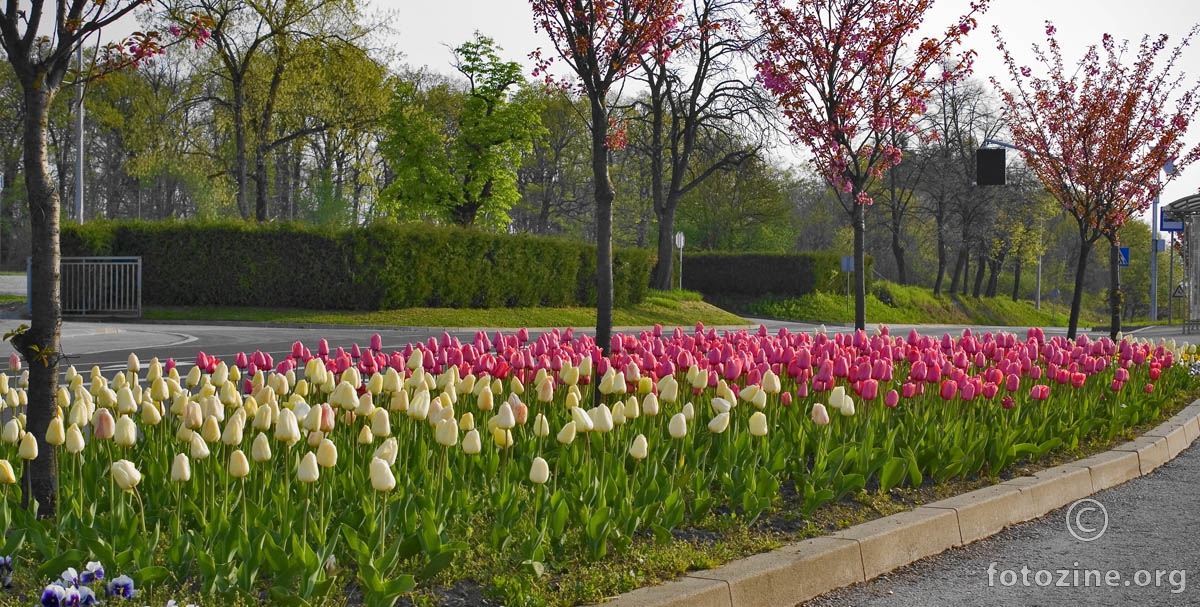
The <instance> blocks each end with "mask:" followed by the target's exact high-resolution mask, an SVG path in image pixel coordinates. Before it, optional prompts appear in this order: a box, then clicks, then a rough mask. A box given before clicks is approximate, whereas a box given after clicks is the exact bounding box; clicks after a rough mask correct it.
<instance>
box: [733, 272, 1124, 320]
mask: <svg viewBox="0 0 1200 607" xmlns="http://www.w3.org/2000/svg"><path fill="white" fill-rule="evenodd" d="M749 311H750V313H752V314H761V315H765V316H768V317H771V318H780V319H786V320H806V321H818V322H852V321H853V320H854V310H853V308H852V307H848V306H847V304H846V298H845V295H844V292H843V294H840V295H838V294H831V293H823V292H820V291H814V292H812V293H809V294H806V295H803V296H800V297H793V298H786V299H781V298H764V299H762V300H759V301H756V302H753V303H751V304H750V305H749ZM1069 312H1070V310H1069V308H1068V307H1066V306H1062V305H1059V304H1053V303H1051V302H1049V301H1043V302H1042V309H1041V310H1037V309H1035V308H1034V306H1033V304H1032V303H1031V302H1028V301H1018V302H1014V301H1012V300H1011V299H1010V298H1008V297H981V298H978V299H976V298H974V297H962V296H958V295H953V296H947V295H942V296H934V295H933V292H932V291H930V290H929V289H926V288H924V287H914V286H901V285H897V284H895V283H891V282H887V281H876V283H875V285H874V286H873V287H872V289H871V291H870V292H869V293H867V322H873V323H901V324H930V323H932V324H967V325H1000V326H1022V327H1049V326H1063V325H1065V324H1066V322H1067V315H1068V313H1069ZM1099 318H1101V317H1100V316H1092V315H1089V314H1087V313H1086V310H1085V314H1084V315H1083V316H1081V317H1080V321H1081V323H1083V324H1084V325H1089V324H1094V323H1095V322H1097V320H1098V319H1099Z"/></svg>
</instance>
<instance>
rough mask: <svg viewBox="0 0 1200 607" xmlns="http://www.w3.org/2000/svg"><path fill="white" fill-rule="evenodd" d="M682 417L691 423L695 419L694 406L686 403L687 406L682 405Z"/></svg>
mask: <svg viewBox="0 0 1200 607" xmlns="http://www.w3.org/2000/svg"><path fill="white" fill-rule="evenodd" d="M682 415H683V417H684V418H685V419H687V420H688V421H689V422H690V421H692V420H693V419H696V407H695V405H693V404H692V403H687V404H685V405H683V411H682Z"/></svg>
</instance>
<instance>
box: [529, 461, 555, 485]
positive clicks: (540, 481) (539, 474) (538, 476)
mask: <svg viewBox="0 0 1200 607" xmlns="http://www.w3.org/2000/svg"><path fill="white" fill-rule="evenodd" d="M548 480H550V465H549V464H547V463H546V460H544V459H542V458H540V457H535V458H533V465H532V466H530V467H529V482H531V483H533V484H535V485H545V484H546V481H548Z"/></svg>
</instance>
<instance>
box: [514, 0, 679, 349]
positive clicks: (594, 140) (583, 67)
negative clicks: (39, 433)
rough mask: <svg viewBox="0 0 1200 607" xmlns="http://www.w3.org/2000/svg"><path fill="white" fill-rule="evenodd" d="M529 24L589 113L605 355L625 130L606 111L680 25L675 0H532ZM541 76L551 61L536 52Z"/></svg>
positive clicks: (599, 324)
mask: <svg viewBox="0 0 1200 607" xmlns="http://www.w3.org/2000/svg"><path fill="white" fill-rule="evenodd" d="M529 4H530V6H531V7H532V8H533V18H534V25H535V26H536V27H537V29H539V30H541V31H543V32H545V33H546V34H547V35H548V36H550V39H551V40H552V41H553V43H554V50H555V51H556V53H557V55H558V58H559V59H561V60H562V62H563V63H564V64H566V65H567V66H568V67H569V68H570V69H571V71H572V72H574V74H575V76H576V77H577V81H576V86H577V87H578V88H579V89H580V90H581V91H582V92H583V94H584V96H586V97H587V99H588V105H589V108H590V115H591V123H590V125H589V126H590V130H591V146H592V178H593V182H594V186H595V196H596V343H598V344H599V345H600V347H601V348H603V350H604V352H605V353H607V352H608V351H609V348H610V347H611V343H610V342H611V340H612V308H613V277H612V206H613V199H614V198H615V197H616V194H615V192H614V191H613V185H612V181H611V180H610V179H609V174H608V167H609V150H610V149H612V148H618V147H623V146H624V143H625V142H624V129H623V127H622V125H619V124H616V122H615V121H614V120H613V118H614V117H613V116H612V115H611V109H612V105H611V103H612V102H613V100H612V99H610V98H609V95H610V93H611V92H612V89H613V86H614V85H615V84H617V83H618V82H620V81H621V80H623V79H624V78H625V77H626V76H627V75H629V73H630V72H631V71H633V70H635V69H637V68H638V67H639V66H640V65H641V60H642V58H643V57H644V56H646V55H648V54H650V53H652V52H658V53H660V56H659V57H658V60H660V61H665V60H666V59H667V56H666V54H667V53H669V52H670V48H669V47H667V46H664V45H662V44H659V42H660V41H662V40H663V39H664V38H665V37H666V36H667V34H668V33H670V32H671V31H672V30H673V29H674V28H676V27H677V26H678V24H679V5H678V0H529ZM534 55H535V59H536V60H537V62H538V68H537V72H535V74H534V75H535V76H536V75H538V74H545V73H546V69H548V67H549V59H548V58H543V57H542V56H541V55H540V53H534Z"/></svg>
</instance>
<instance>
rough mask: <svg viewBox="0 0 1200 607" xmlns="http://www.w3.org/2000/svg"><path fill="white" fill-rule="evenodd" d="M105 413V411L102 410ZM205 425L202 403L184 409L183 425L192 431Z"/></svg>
mask: <svg viewBox="0 0 1200 607" xmlns="http://www.w3.org/2000/svg"><path fill="white" fill-rule="evenodd" d="M101 411H103V409H101ZM203 423H204V412H203V410H201V408H200V403H197V402H194V401H189V402H188V403H187V404H186V405H184V407H183V425H185V426H187V427H188V428H190V429H192V430H198V429H199V428H200V425H201V424H203Z"/></svg>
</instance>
